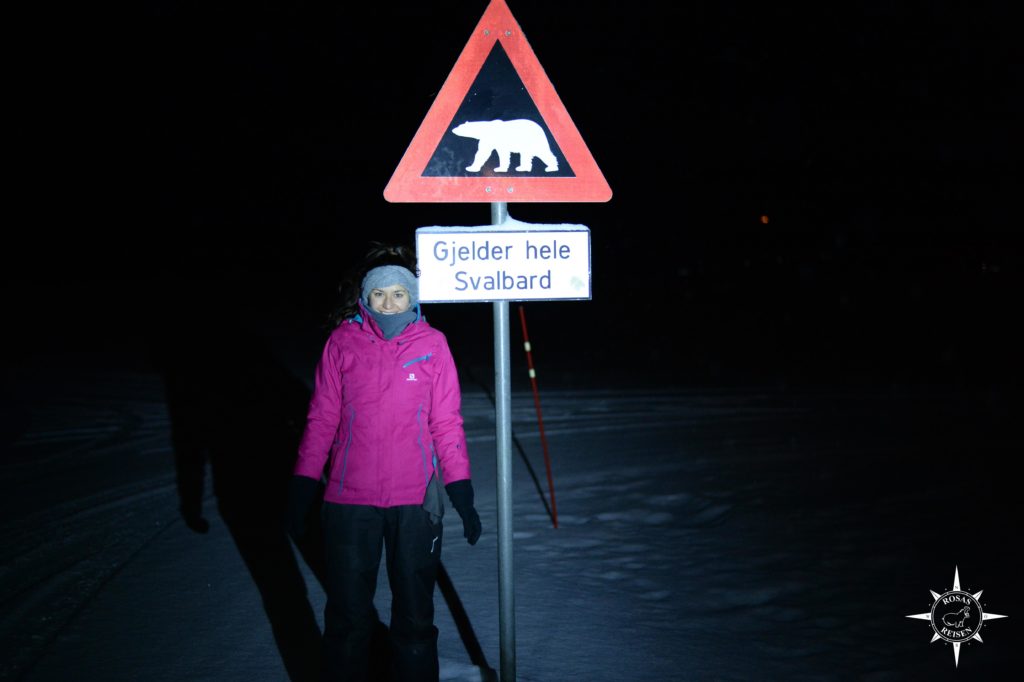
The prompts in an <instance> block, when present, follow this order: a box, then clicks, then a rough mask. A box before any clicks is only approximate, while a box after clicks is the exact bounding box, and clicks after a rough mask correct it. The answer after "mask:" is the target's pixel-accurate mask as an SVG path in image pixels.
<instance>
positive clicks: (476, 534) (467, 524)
mask: <svg viewBox="0 0 1024 682" xmlns="http://www.w3.org/2000/svg"><path fill="white" fill-rule="evenodd" d="M444 489H445V490H447V491H448V499H450V500H451V501H452V506H453V507H455V511H457V512H459V516H461V517H462V528H463V531H462V535H463V536H464V537H465V538H466V540H468V541H469V544H471V545H475V544H476V541H477V540H479V539H480V531H481V527H480V515H479V514H477V513H476V509H474V508H473V484H472V483H470V482H469V479H468V478H466V479H463V480H461V481H452V482H451V483H449V484H448V485H446V486H445V487H444Z"/></svg>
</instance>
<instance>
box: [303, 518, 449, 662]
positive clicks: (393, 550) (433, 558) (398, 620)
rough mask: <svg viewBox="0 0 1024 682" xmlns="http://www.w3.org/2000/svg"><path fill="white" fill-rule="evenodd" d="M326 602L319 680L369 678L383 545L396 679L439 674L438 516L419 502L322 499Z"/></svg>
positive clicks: (391, 654)
mask: <svg viewBox="0 0 1024 682" xmlns="http://www.w3.org/2000/svg"><path fill="white" fill-rule="evenodd" d="M324 539H325V542H326V558H327V584H326V585H325V588H326V592H327V606H326V608H325V610H324V639H323V641H324V682H341V681H342V680H344V681H345V682H365V681H367V680H369V679H370V669H371V666H370V655H369V652H370V644H371V638H372V635H373V631H374V627H375V626H376V625H377V623H378V619H377V611H376V608H375V607H374V604H373V598H374V593H375V592H376V590H377V573H378V571H379V570H380V559H381V550H382V548H383V549H386V551H387V574H388V583H389V585H390V586H391V626H390V647H389V649H390V651H389V655H390V658H391V661H390V671H391V679H392V680H393V681H394V682H436V681H437V679H438V663H437V628H436V627H434V584H435V583H436V581H437V570H438V565H439V564H440V559H441V524H440V523H437V524H432V523H430V518H429V515H428V514H427V512H426V511H425V510H424V509H423V507H422V506H420V505H408V506H401V507H388V508H380V507H370V506H364V505H348V504H332V503H325V504H324Z"/></svg>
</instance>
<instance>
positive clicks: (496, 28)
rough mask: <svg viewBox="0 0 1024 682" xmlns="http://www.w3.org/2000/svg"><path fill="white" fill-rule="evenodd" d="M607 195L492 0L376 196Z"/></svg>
mask: <svg viewBox="0 0 1024 682" xmlns="http://www.w3.org/2000/svg"><path fill="white" fill-rule="evenodd" d="M611 196H612V190H611V188H610V187H609V186H608V183H607V182H606V181H605V179H604V176H603V175H602V174H601V170H600V169H599V168H598V167H597V163H596V162H595V161H594V157H593V156H592V155H591V153H590V150H589V149H587V145H586V144H585V143H584V142H583V138H582V137H581V136H580V133H579V131H578V130H577V129H576V126H575V125H574V124H573V122H572V119H571V118H569V114H568V112H567V111H566V110H565V106H564V105H563V104H562V101H561V100H560V99H559V97H558V94H557V93H556V92H555V89H554V87H553V86H552V85H551V81H549V80H548V77H547V75H546V74H545V73H544V69H543V68H542V67H541V65H540V62H539V61H537V57H536V56H535V55H534V54H533V50H532V49H531V48H530V45H529V43H527V42H526V37H525V36H524V35H523V32H522V31H521V30H520V28H519V24H518V23H517V22H516V20H515V18H514V17H513V16H512V13H511V12H510V11H509V9H508V5H506V4H505V0H491V2H490V4H489V5H488V6H487V10H486V11H485V12H484V15H483V17H482V18H481V19H480V22H479V23H478V24H477V27H476V29H475V30H474V32H473V35H472V36H471V37H470V39H469V42H468V43H466V47H465V48H463V50H462V54H461V55H460V56H459V59H458V61H456V62H455V66H454V67H453V68H452V71H451V73H450V74H449V75H448V78H447V80H445V82H444V85H443V86H442V87H441V91H440V92H439V93H438V95H437V98H436V99H435V100H434V103H433V105H431V107H430V110H429V111H428V112H427V116H426V118H424V119H423V123H421V124H420V128H419V130H418V131H417V132H416V135H415V136H414V137H413V140H412V142H411V143H410V144H409V148H408V149H406V151H405V155H404V156H403V157H402V160H401V161H400V162H399V163H398V168H396V169H395V172H394V174H393V175H392V176H391V180H390V182H388V186H387V187H386V188H385V189H384V198H385V199H387V200H388V201H390V202H398V203H400V202H423V203H429V202H451V203H462V202H467V203H468V202H472V203H482V202H484V203H485V202H499V201H500V202H603V201H608V200H609V199H611Z"/></svg>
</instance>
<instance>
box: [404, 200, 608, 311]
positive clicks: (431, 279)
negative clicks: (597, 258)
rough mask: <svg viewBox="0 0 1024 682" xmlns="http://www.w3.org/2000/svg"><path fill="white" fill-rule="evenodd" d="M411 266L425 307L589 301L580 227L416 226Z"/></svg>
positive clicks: (514, 223) (586, 241) (585, 242)
mask: <svg viewBox="0 0 1024 682" xmlns="http://www.w3.org/2000/svg"><path fill="white" fill-rule="evenodd" d="M416 264H417V266H418V267H419V270H420V277H419V280H420V281H419V287H420V300H421V301H423V302H425V303H454V302H459V301H559V300H588V299H590V229H589V228H588V227H586V226H584V225H538V224H532V223H523V222H520V221H518V220H513V219H511V218H509V219H508V220H506V221H505V222H504V223H502V224H501V225H482V226H479V227H439V226H434V227H420V228H417V230H416Z"/></svg>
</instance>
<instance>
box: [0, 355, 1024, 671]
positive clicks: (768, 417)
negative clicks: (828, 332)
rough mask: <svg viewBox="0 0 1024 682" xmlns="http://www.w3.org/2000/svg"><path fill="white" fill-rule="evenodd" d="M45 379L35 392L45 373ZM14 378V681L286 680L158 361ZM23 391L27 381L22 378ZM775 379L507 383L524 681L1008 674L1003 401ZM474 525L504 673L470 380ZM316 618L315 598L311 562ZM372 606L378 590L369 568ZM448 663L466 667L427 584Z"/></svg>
mask: <svg viewBox="0 0 1024 682" xmlns="http://www.w3.org/2000/svg"><path fill="white" fill-rule="evenodd" d="M41 381H42V382H43V383H44V384H45V385H47V386H48V387H53V386H55V385H60V387H61V391H60V395H59V397H58V398H56V399H55V398H53V396H50V397H48V398H46V399H45V400H44V399H43V398H41V394H42V393H43V391H41V390H40V389H39V386H40V382H41ZM5 384H6V385H7V386H8V387H9V388H13V389H15V390H16V394H17V395H20V396H21V399H20V400H17V401H10V397H11V395H12V394H11V393H8V396H7V398H8V400H6V401H5V422H6V423H5V432H6V434H7V437H6V438H5V442H4V456H3V462H2V467H3V479H2V480H3V495H2V497H0V500H2V502H0V504H2V505H3V506H2V509H3V524H2V526H0V538H2V547H3V557H2V563H0V585H2V590H3V592H2V594H3V604H4V606H3V616H2V620H0V624H2V627H3V642H4V645H3V649H4V650H3V652H2V653H3V661H4V663H3V668H2V674H0V677H2V678H3V679H17V680H25V681H26V682H44V681H45V682H49V681H57V680H61V681H63V680H69V679H77V680H106V681H118V680H124V681H128V680H147V681H154V682H156V681H160V680H200V681H203V680H209V681H211V682H212V681H214V680H216V681H218V682H221V681H224V680H238V681H242V680H246V681H252V680H286V679H287V675H286V673H285V670H284V667H283V664H282V661H281V656H280V655H279V653H278V650H277V648H276V647H275V644H274V639H273V636H272V633H271V630H270V627H269V624H268V620H267V617H266V615H265V614H264V612H263V610H262V608H261V601H260V595H259V592H258V591H257V589H256V587H255V585H254V583H253V580H252V579H251V578H250V575H249V573H248V571H247V570H246V566H245V564H244V562H243V561H242V559H241V557H240V556H239V553H238V551H237V550H236V549H235V545H234V544H233V543H232V540H231V536H230V535H229V533H228V531H227V529H226V527H225V524H224V522H223V520H222V519H221V518H220V517H219V516H218V514H217V512H216V508H215V505H214V501H213V499H212V498H211V497H210V496H209V495H207V499H206V503H205V505H206V514H207V517H208V518H209V520H210V522H211V524H212V527H211V530H210V532H209V533H208V534H206V535H198V534H195V533H192V532H191V531H189V530H188V529H187V528H186V527H185V525H184V524H183V523H182V522H180V520H179V519H178V517H177V513H176V509H177V497H176V491H175V486H174V465H173V455H172V451H171V449H170V444H169V441H168V419H167V413H166V408H165V405H164V402H163V397H162V395H163V394H162V386H161V382H160V379H159V376H157V375H155V374H152V373H149V372H146V371H144V370H113V369H103V370H81V371H62V372H61V373H60V376H59V378H58V377H57V376H56V372H54V373H52V374H51V375H49V376H46V373H45V371H44V370H36V371H34V372H33V373H31V375H30V374H28V373H25V372H21V373H19V372H14V373H11V374H9V375H8V376H7V377H5ZM33 386H35V388H33ZM1005 398H1006V396H1002V395H993V394H988V395H975V394H971V395H967V394H963V393H957V392H951V393H950V392H919V391H918V392H913V391H911V392H902V393H901V392H898V391H895V392H894V391H892V390H884V391H866V390H859V391H856V392H852V391H840V390H836V391H822V390H816V391H804V392H800V391H794V390H778V389H764V388H756V387H751V388H733V389H729V390H724V389H723V390H711V389H699V390H698V389H691V390H686V389H683V388H680V389H674V390H666V389H651V390H642V389H635V388H633V389H622V390H615V389H611V388H608V389H605V390H597V389H595V390H578V389H573V390H568V389H550V390H544V389H543V388H542V393H541V406H542V410H543V420H544V427H545V435H546V439H547V442H548V449H549V453H550V457H551V464H552V475H553V480H554V483H555V490H554V492H555V504H556V509H557V520H558V527H557V528H555V527H554V523H553V519H552V514H551V513H550V491H549V490H548V486H547V481H546V475H545V464H544V457H543V448H542V446H541V439H540V434H539V430H538V427H537V418H536V412H535V408H534V402H533V398H532V395H531V394H530V393H528V392H521V391H517V392H516V393H515V394H514V396H513V410H514V414H513V435H514V443H515V452H514V453H513V457H514V461H513V471H514V472H515V483H514V499H515V504H514V521H513V523H514V533H515V547H514V552H515V554H514V556H515V576H514V581H515V582H514V584H515V641H514V643H513V646H512V651H513V652H514V657H513V659H514V664H515V670H516V678H517V679H520V680H528V681H532V682H542V681H545V682H546V681H560V680H570V679H572V680H593V681H602V680H609V681H611V680H709V679H713V680H779V679H786V680H805V679H806V680H819V679H821V680H826V679H851V680H854V679H856V680H903V679H910V678H919V679H952V677H953V675H954V673H956V674H957V675H958V676H967V677H968V678H969V679H1005V677H1003V675H1005V674H1007V673H1008V671H1015V670H1016V669H1017V668H1018V667H1019V662H1018V661H1017V660H1016V658H1017V656H1016V654H1017V651H1016V649H1017V648H1018V645H1019V643H1020V641H1021V639H1020V629H1019V627H1018V626H1017V624H1016V623H1017V622H1018V621H1017V619H1015V618H1014V617H1015V616H1018V615H1019V614H1022V613H1024V611H1022V610H1021V600H1020V596H1019V594H1020V589H1019V587H1020V586H1019V559H1018V558H1017V557H1018V552H1017V549H1018V548H1019V537H1020V525H1019V520H1018V519H1019V511H1020V504H1019V501H1018V500H1019V496H1017V495H1014V494H1013V492H1014V486H1013V485H1011V481H1010V479H1009V478H1008V473H1007V472H1008V470H1009V469H1008V466H1009V465H1008V462H1009V460H1010V458H1011V457H1012V456H1015V455H1014V453H1016V456H1019V452H1020V451H1021V450H1020V445H1021V443H1020V436H1019V435H1018V434H1017V433H1016V432H1015V431H1013V430H1011V429H1010V428H1008V425H1009V424H1010V418H1011V413H1010V410H1011V408H1012V405H1013V403H1012V401H1007V400H1006V399H1005ZM464 408H465V416H466V424H467V431H468V435H469V439H470V444H471V447H472V456H473V466H474V479H475V487H476V490H477V500H478V508H479V510H480V513H481V516H482V519H483V523H484V529H485V531H484V535H483V537H482V538H481V540H480V542H479V543H478V544H477V545H476V546H475V547H470V546H468V545H467V544H466V543H465V542H464V541H463V539H462V537H461V527H460V526H459V524H458V521H457V518H456V517H454V516H452V517H449V519H448V521H449V523H448V525H447V526H446V529H447V536H446V542H445V546H444V554H443V557H444V558H443V561H444V565H445V567H446V569H447V571H448V573H449V575H450V578H451V581H452V585H453V587H454V590H455V592H456V593H457V595H458V598H459V599H460V600H461V603H462V604H463V606H464V607H465V609H466V612H467V614H468V618H469V621H470V624H471V627H472V632H473V635H474V636H475V638H476V640H477V641H478V642H479V645H480V648H481V651H482V653H483V656H484V657H485V658H486V664H487V665H488V666H490V667H491V668H493V669H495V670H497V669H500V665H501V660H500V651H501V642H500V635H499V617H498V563H497V536H496V532H495V528H496V524H497V518H496V513H497V512H496V504H495V498H496V484H495V439H494V409H493V404H492V402H491V400H490V396H489V395H488V393H487V392H486V391H485V390H482V389H481V388H479V387H474V386H472V385H467V386H466V396H465V405H464ZM957 568H958V570H959V575H960V579H961V582H962V583H963V584H964V586H965V587H966V588H968V589H970V591H971V592H972V593H973V592H977V591H979V590H984V598H983V600H982V601H983V602H984V603H985V608H986V609H991V611H992V612H996V613H1001V614H1006V615H1009V616H1010V617H1009V618H1007V619H1002V620H997V621H992V622H990V623H987V624H986V625H985V626H984V628H983V631H982V633H981V634H982V635H983V640H984V641H983V643H982V642H976V641H974V642H971V643H970V644H969V645H964V646H963V648H962V650H961V654H960V659H959V665H958V666H957V667H954V660H953V653H952V649H951V646H950V645H949V644H947V643H945V642H942V641H939V642H936V643H932V644H929V640H930V639H931V636H932V631H931V628H930V627H929V626H928V624H927V623H926V622H923V621H920V620H913V619H908V618H907V617H906V616H907V615H910V614H915V613H921V612H923V611H927V610H928V608H929V607H930V604H931V601H932V600H931V598H930V596H929V590H934V591H937V592H942V591H945V590H948V589H949V588H950V587H951V586H952V581H953V574H954V570H955V569H957ZM302 570H303V574H304V576H305V579H306V582H307V585H308V589H309V600H310V602H311V604H312V606H313V608H314V611H315V613H316V614H317V618H318V619H319V618H320V616H321V611H322V608H323V601H324V598H323V594H322V591H321V590H320V587H319V585H318V583H317V581H316V579H315V577H314V576H313V574H312V573H311V572H310V571H309V569H308V567H305V566H303V569H302ZM379 602H380V603H379V606H380V612H381V614H382V615H384V616H385V617H386V614H387V612H388V611H387V609H388V593H387V585H386V581H384V580H382V581H381V589H380V594H379ZM436 604H437V613H438V616H437V623H438V627H439V628H440V631H441V634H440V642H439V648H440V652H441V673H442V674H441V677H442V679H445V680H478V679H481V671H480V670H479V668H477V667H476V666H474V665H473V664H472V662H471V659H470V656H469V654H468V653H467V646H466V642H465V641H464V640H463V638H461V637H460V635H459V631H458V628H457V627H456V624H455V622H454V620H453V618H452V615H451V610H450V609H449V608H448V605H447V603H446V601H445V599H444V597H443V595H442V594H441V592H440V591H439V592H438V594H437V596H436Z"/></svg>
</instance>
